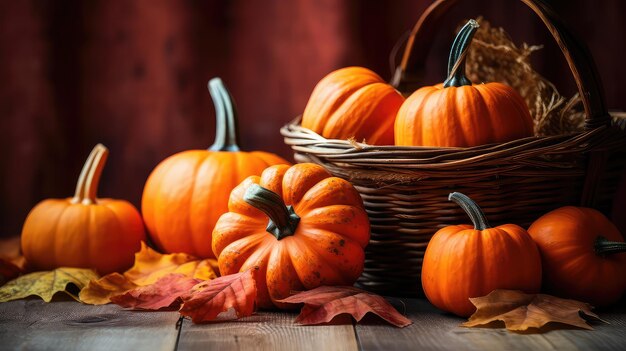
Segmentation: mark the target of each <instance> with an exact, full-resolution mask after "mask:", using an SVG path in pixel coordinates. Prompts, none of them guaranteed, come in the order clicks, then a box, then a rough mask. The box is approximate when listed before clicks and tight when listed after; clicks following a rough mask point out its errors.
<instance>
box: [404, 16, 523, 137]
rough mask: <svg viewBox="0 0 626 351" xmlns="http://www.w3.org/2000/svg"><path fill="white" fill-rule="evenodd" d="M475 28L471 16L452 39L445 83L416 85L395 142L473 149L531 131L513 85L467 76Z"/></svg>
mask: <svg viewBox="0 0 626 351" xmlns="http://www.w3.org/2000/svg"><path fill="white" fill-rule="evenodd" d="M477 28H478V23H477V22H476V21H475V20H470V21H469V22H468V23H467V24H466V25H465V26H464V27H463V28H462V29H461V31H459V33H458V34H457V36H456V38H455V39H454V43H453V44H452V49H451V51H450V58H449V61H448V78H447V79H446V81H445V82H444V83H443V84H437V85H435V86H427V87H423V88H420V89H418V90H417V91H415V92H414V93H413V94H411V96H409V98H407V99H406V101H405V102H404V104H402V107H400V110H399V111H398V115H397V117H396V122H395V143H396V145H400V146H411V145H413V146H435V147H471V146H477V145H482V144H488V143H501V142H506V141H511V140H515V139H520V138H524V137H529V136H532V135H533V119H532V117H531V116H530V112H529V109H528V106H527V105H526V102H524V99H523V98H522V97H521V96H520V95H519V94H518V93H517V92H516V91H515V90H514V89H513V88H511V87H509V86H507V85H504V84H502V83H486V84H472V82H471V81H470V80H469V79H468V78H467V77H466V76H465V55H466V54H467V49H468V48H469V45H470V43H471V41H472V38H473V36H474V33H475V32H476V29H477Z"/></svg>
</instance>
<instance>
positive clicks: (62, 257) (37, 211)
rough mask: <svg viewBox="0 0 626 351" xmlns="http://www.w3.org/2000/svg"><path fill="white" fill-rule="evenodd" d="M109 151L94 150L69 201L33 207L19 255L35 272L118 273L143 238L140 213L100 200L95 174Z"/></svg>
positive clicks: (100, 147)
mask: <svg viewBox="0 0 626 351" xmlns="http://www.w3.org/2000/svg"><path fill="white" fill-rule="evenodd" d="M107 155H108V150H107V148H106V147H104V146H103V145H101V144H98V145H96V146H95V147H94V148H93V150H92V151H91V154H90V155H89V157H88V158H87V161H86V162H85V165H84V166H83V169H82V171H81V173H80V177H79V178H78V184H77V185H76V192H75V194H74V197H72V198H67V199H47V200H44V201H42V202H40V203H39V204H37V206H35V207H34V208H33V209H32V210H31V211H30V213H29V214H28V217H27V218H26V221H25V222H24V227H23V229H22V252H23V253H24V257H25V258H26V260H27V262H28V265H29V266H30V267H32V268H33V269H35V270H51V269H54V268H58V267H80V268H92V269H95V270H96V271H98V273H100V274H107V273H111V272H120V271H123V270H125V269H127V268H129V267H130V266H132V264H133V260H134V257H135V256H134V254H135V252H137V251H139V249H140V247H141V241H142V240H145V239H146V234H145V231H144V228H143V222H142V220H141V216H140V215H139V212H138V211H137V209H135V207H134V206H133V205H131V204H130V203H129V202H128V201H124V200H115V199H99V198H98V197H97V190H98V183H99V181H100V174H101V173H102V170H103V168H104V164H105V162H106V159H107Z"/></svg>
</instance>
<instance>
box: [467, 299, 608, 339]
mask: <svg viewBox="0 0 626 351" xmlns="http://www.w3.org/2000/svg"><path fill="white" fill-rule="evenodd" d="M470 301H471V302H472V303H473V304H474V306H476V312H474V314H473V315H472V316H471V317H470V318H469V320H468V321H467V322H465V323H463V324H461V326H463V327H476V326H481V325H486V324H489V323H492V322H496V321H501V322H504V325H505V326H506V328H507V329H508V330H512V331H526V330H528V329H529V328H536V329H537V331H539V329H540V328H541V327H543V326H544V325H546V324H548V323H553V322H554V323H561V324H567V325H571V326H575V327H578V328H583V329H590V330H591V329H593V328H592V327H591V326H590V325H589V324H587V322H586V321H585V320H584V319H583V318H581V316H580V313H583V314H584V315H586V316H587V317H588V318H591V319H594V320H598V321H602V320H601V319H600V317H598V315H596V314H595V313H593V312H591V308H592V307H591V305H589V304H587V303H584V302H579V301H576V300H566V299H561V298H558V297H554V296H550V295H545V294H525V293H523V292H521V291H517V290H494V291H492V292H491V293H489V294H488V295H486V296H483V297H474V298H470Z"/></svg>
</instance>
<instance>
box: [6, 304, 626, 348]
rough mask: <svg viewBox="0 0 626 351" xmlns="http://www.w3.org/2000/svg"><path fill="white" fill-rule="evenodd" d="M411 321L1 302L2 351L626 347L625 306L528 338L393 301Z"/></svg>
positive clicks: (426, 306) (429, 307)
mask: <svg viewBox="0 0 626 351" xmlns="http://www.w3.org/2000/svg"><path fill="white" fill-rule="evenodd" d="M389 301H390V302H391V303H392V304H393V305H394V306H396V308H398V310H399V311H400V312H403V313H405V314H406V315H407V316H408V317H409V318H411V319H412V320H413V322H414V323H413V325H411V326H409V327H406V328H403V329H398V328H395V327H391V326H388V325H386V324H383V323H381V322H380V321H379V320H378V319H376V318H369V317H366V318H365V319H364V320H363V321H362V323H359V324H356V325H355V324H354V323H353V322H352V321H351V319H350V318H340V319H339V320H338V321H336V323H334V324H333V325H322V326H300V325H296V324H293V320H294V318H295V316H296V314H295V313H279V312H259V313H258V314H256V315H254V316H252V317H248V318H244V319H242V320H238V321H221V322H218V323H210V324H202V325H195V324H192V323H191V321H189V320H187V319H185V320H183V321H182V324H177V322H178V320H179V318H178V317H179V315H178V313H177V312H137V311H128V310H124V309H122V308H120V307H118V306H116V305H104V306H89V305H83V304H80V303H78V302H74V301H56V302H53V303H44V302H42V301H41V300H38V299H28V300H18V301H13V302H7V303H2V304H0V350H16V349H19V350H22V349H23V350H48V349H49V350H107V351H108V350H133V351H139V350H272V351H278V350H315V351H321V350H324V351H325V350H359V349H360V350H387V351H392V350H625V349H626V304H625V303H621V304H620V305H619V306H617V307H614V308H612V309H611V310H609V311H600V312H599V313H600V316H601V317H602V318H603V319H605V320H606V321H608V322H609V323H610V324H600V323H594V324H593V326H594V328H595V330H593V331H587V330H580V329H556V330H551V331H549V332H546V333H543V334H532V335H522V334H515V333H510V332H507V331H506V330H504V329H495V328H480V329H470V328H461V327H459V326H458V325H459V324H460V323H461V322H463V319H461V318H457V317H454V316H451V315H449V314H445V313H443V312H441V311H439V310H437V309H435V308H434V307H433V306H432V305H430V304H429V303H428V302H427V301H426V300H423V299H398V298H390V299H389Z"/></svg>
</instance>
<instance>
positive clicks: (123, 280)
mask: <svg viewBox="0 0 626 351" xmlns="http://www.w3.org/2000/svg"><path fill="white" fill-rule="evenodd" d="M216 267H217V261H216V260H214V259H205V260H199V259H197V258H195V257H193V256H191V255H187V254H183V253H174V254H166V255H164V254H160V253H158V252H156V251H154V250H152V249H151V248H149V247H148V246H147V245H146V244H145V243H143V242H142V243H141V250H140V251H139V252H137V253H136V254H135V264H134V265H133V267H132V268H130V269H129V270H127V271H126V272H124V274H119V273H112V274H109V275H106V276H104V277H102V278H100V279H98V280H93V281H91V282H89V285H87V287H85V288H84V289H83V290H82V291H81V292H80V300H81V301H82V302H84V303H89V304H93V305H101V304H106V303H109V302H110V298H111V296H114V295H120V294H123V293H125V292H126V291H129V290H131V289H134V288H137V287H140V286H147V285H151V284H154V283H155V282H156V281H157V280H159V279H160V278H162V277H164V276H166V275H168V274H171V273H179V274H183V275H185V276H187V277H190V278H195V279H202V280H210V279H214V278H216V277H217V275H216V273H215V271H216V270H217V269H216Z"/></svg>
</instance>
